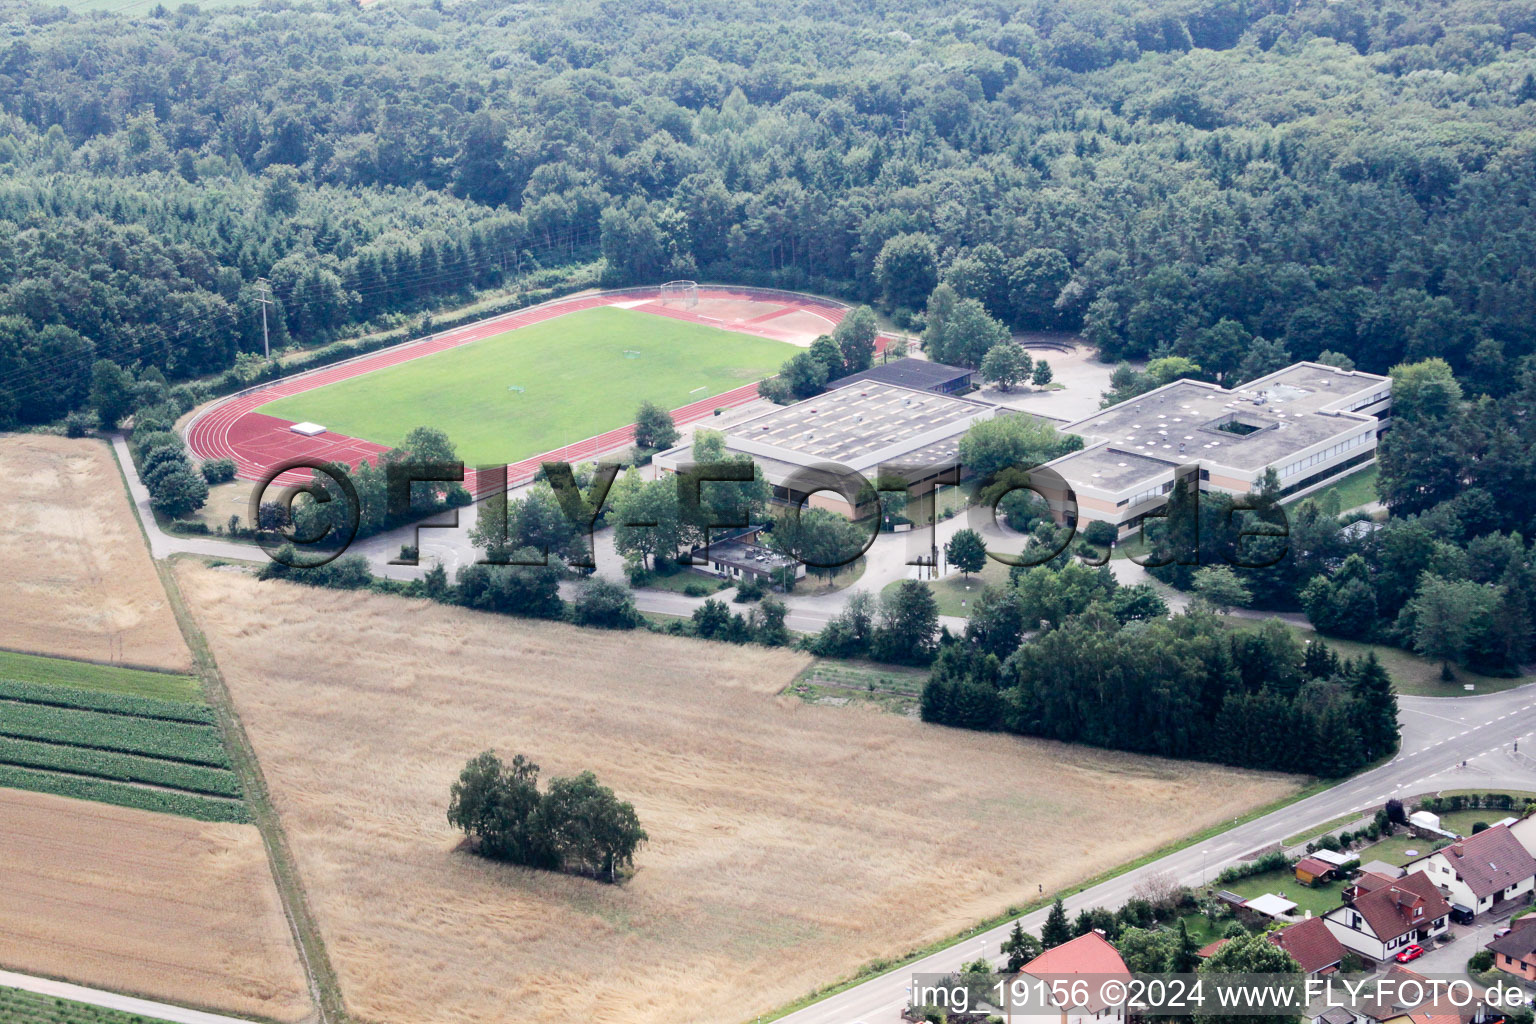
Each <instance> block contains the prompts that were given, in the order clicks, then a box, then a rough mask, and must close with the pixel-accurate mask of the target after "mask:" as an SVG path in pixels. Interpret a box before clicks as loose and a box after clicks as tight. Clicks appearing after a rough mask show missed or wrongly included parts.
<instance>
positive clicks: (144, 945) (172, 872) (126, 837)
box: [0, 789, 310, 1021]
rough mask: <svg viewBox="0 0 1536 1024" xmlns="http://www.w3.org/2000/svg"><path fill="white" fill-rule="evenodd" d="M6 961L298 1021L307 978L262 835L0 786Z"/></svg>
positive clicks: (1, 924)
mask: <svg viewBox="0 0 1536 1024" xmlns="http://www.w3.org/2000/svg"><path fill="white" fill-rule="evenodd" d="M0 864H3V865H5V868H4V870H3V871H0V965H3V966H5V967H9V968H14V969H16V970H19V971H23V972H31V973H34V974H45V975H54V976H59V977H67V978H69V979H70V980H71V981H78V982H80V983H81V984H85V985H95V986H100V987H103V988H109V989H113V990H115V991H122V992H133V993H137V994H140V995H144V996H148V997H150V998H155V999H164V1000H167V1001H170V1002H175V1003H194V1004H196V1005H199V1006H203V1007H207V1008H210V1009H215V1010H223V1011H226V1012H233V1013H240V1014H247V1015H253V1016H260V1017H269V1018H272V1019H275V1020H279V1021H298V1020H303V1019H305V1018H306V1017H308V1016H309V1014H310V1004H309V997H308V994H307V991H306V987H305V981H304V975H303V973H302V971H301V970H300V967H299V961H298V956H297V954H295V952H294V947H293V942H292V939H291V936H290V934H289V931H288V926H287V923H286V921H285V920H284V918H283V911H282V907H281V905H280V904H279V903H278V898H277V890H276V889H275V888H274V887H273V884H272V875H271V872H270V870H269V868H268V866H267V856H266V851H265V849H264V848H263V847H262V844H261V836H260V835H258V834H257V832H256V829H255V827H254V826H251V825H213V824H208V823H206V822H200V821H193V820H191V819H190V818H178V817H174V816H172V815H169V814H151V813H150V812H148V811H137V810H131V809H129V808H126V807H110V806H108V805H106V804H97V803H89V802H87V801H84V800H71V799H68V798H65V797H59V796H49V795H46V794H42V793H23V792H19V791H17V790H12V789H0Z"/></svg>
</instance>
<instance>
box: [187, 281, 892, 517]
mask: <svg viewBox="0 0 1536 1024" xmlns="http://www.w3.org/2000/svg"><path fill="white" fill-rule="evenodd" d="M658 297H659V292H658V290H657V289H655V288H634V289H625V290H622V291H615V292H604V293H601V294H596V295H584V296H577V297H573V298H569V299H557V300H555V301H553V302H548V303H545V304H543V305H540V306H533V307H530V308H528V309H522V310H517V311H516V312H512V313H506V314H503V315H501V316H497V317H493V318H491V319H489V320H481V321H479V322H478V323H473V324H468V325H466V326H464V327H458V328H455V329H453V330H451V331H445V332H443V333H442V334H436V335H433V336H431V337H429V338H423V339H421V340H419V341H413V342H407V343H405V344H403V345H397V346H395V347H393V348H388V349H384V350H382V351H379V352H374V353H370V354H368V355H364V356H359V357H357V358H354V359H351V360H348V361H346V362H342V363H338V364H336V365H334V366H328V367H323V368H321V369H319V370H313V371H310V372H308V373H303V374H299V375H296V376H293V377H285V378H283V379H282V380H279V381H275V382H273V383H272V384H268V385H265V386H263V387H259V388H256V389H254V390H252V391H247V392H242V393H240V394H237V395H233V396H231V397H230V398H227V399H225V400H224V401H222V402H218V403H215V404H214V405H211V406H209V407H208V408H207V409H205V410H204V411H203V412H201V413H199V414H198V415H197V416H196V417H195V418H194V419H193V420H192V422H191V423H189V424H187V429H186V438H187V447H188V448H190V449H191V450H192V453H193V454H194V455H195V456H197V457H198V458H199V459H217V458H229V459H233V460H234V462H235V467H236V475H238V476H239V477H240V478H241V479H244V480H260V479H262V478H264V477H266V476H267V474H268V473H270V472H271V470H272V469H273V468H274V467H276V466H278V465H280V464H282V463H284V462H289V461H292V460H294V459H306V460H315V461H320V462H343V463H346V464H347V465H348V466H351V467H353V468H354V469H355V468H356V467H357V466H358V465H359V464H360V463H361V462H362V461H363V460H365V459H367V460H370V461H376V460H377V459H378V457H379V456H380V455H382V454H383V453H384V452H386V451H388V450H389V449H388V448H387V447H386V446H384V445H380V444H375V443H373V442H372V441H365V440H362V439H360V438H355V437H348V436H347V435H345V434H338V433H335V432H334V431H326V432H325V433H324V434H321V435H319V436H318V437H305V436H303V435H302V434H295V433H294V432H293V431H292V430H290V429H289V427H291V426H292V422H291V421H289V420H284V419H279V418H277V417H275V416H268V415H266V414H264V413H259V412H256V409H257V408H258V407H260V406H262V405H265V404H266V403H268V402H271V401H275V400H276V399H278V398H285V397H287V396H289V395H297V394H302V393H303V392H305V391H312V390H314V389H315V388H319V387H324V386H325V385H327V384H333V383H335V382H336V381H341V380H347V379H349V378H352V377H359V376H361V375H363V374H365V373H372V372H373V371H374V370H379V369H383V368H384V367H386V366H395V365H397V364H399V363H403V362H406V361H407V360H410V359H416V358H419V357H421V356H424V355H429V354H431V353H433V352H440V351H442V350H444V349H449V348H456V347H458V346H459V345H467V344H469V343H470V342H475V341H480V340H481V339H483V338H489V337H492V336H494V335H497V334H504V333H506V332H507V331H514V330H517V329H518V328H520V327H527V326H528V325H529V324H536V323H540V322H542V321H545V320H551V319H553V318H555V317H557V316H564V315H565V314H567V313H574V312H576V311H577V310H581V309H590V308H592V307H594V306H609V305H617V304H620V303H622V304H625V305H631V306H634V308H639V309H643V310H644V311H645V312H647V313H654V314H657V315H660V316H669V317H674V318H676V319H679V320H689V321H692V322H694V323H700V324H705V325H708V326H711V327H721V328H724V329H726V330H734V331H740V332H742V333H746V334H755V335H758V336H759V337H765V338H773V339H775V340H779V341H785V340H793V339H794V338H796V337H800V336H801V334H803V332H801V334H795V333H794V332H788V331H783V330H778V329H775V328H774V327H773V326H772V322H773V321H774V320H776V319H778V318H779V317H781V316H785V315H788V314H789V313H793V312H798V311H802V310H803V311H807V312H813V313H815V314H816V315H818V316H820V317H821V318H823V319H825V320H827V321H828V323H829V324H833V325H835V324H836V323H837V322H838V321H839V320H841V319H842V317H843V313H844V310H845V308H846V307H844V306H841V305H839V304H838V303H835V302H832V301H830V300H826V299H818V298H815V297H813V296H809V295H797V294H794V293H790V292H777V291H770V290H766V289H756V288H733V289H716V288H707V289H701V290H700V291H699V298H700V299H727V300H731V299H734V300H746V301H757V302H774V303H777V304H779V305H780V306H782V307H784V308H783V309H782V310H780V311H778V312H775V313H773V314H770V315H767V316H757V317H753V318H751V319H748V320H745V321H732V320H721V319H718V318H715V317H710V316H706V315H701V314H698V313H694V312H692V311H690V310H684V309H675V308H672V307H667V306H662V305H660V304H659V303H657V302H655V301H653V300H655V299H656V298H658ZM648 300H649V301H648ZM884 341H885V339H884V338H882V339H880V341H879V342H877V344H878V345H879V347H881V348H883V347H884ZM756 397H757V385H756V384H748V385H746V386H744V387H739V388H736V389H734V390H732V391H727V392H725V393H724V394H720V395H715V396H713V397H710V398H705V399H701V400H699V401H697V402H693V403H690V404H689V405H685V406H683V407H681V408H679V409H674V410H673V411H672V418H673V419H674V420H675V421H676V422H677V423H678V424H680V425H681V424H685V423H692V422H694V421H695V420H700V419H703V418H704V417H706V416H710V415H712V414H713V413H714V411H715V410H716V409H721V408H734V407H735V406H738V405H743V404H745V403H747V402H750V401H752V400H753V399H755V398H756ZM634 431H635V428H634V424H629V425H628V426H624V427H619V428H617V429H615V430H610V431H608V432H606V433H603V434H598V435H596V436H594V437H588V438H585V439H583V440H580V441H576V442H573V443H572V444H568V445H566V446H565V447H563V448H557V449H555V450H553V451H548V452H544V453H542V454H539V455H535V456H533V457H532V458H528V459H524V460H523V461H522V462H518V463H516V464H514V465H511V466H508V467H507V483H508V484H519V483H523V482H525V481H527V480H529V479H531V478H532V477H533V475H534V474H535V473H536V472H538V468H539V464H540V463H543V462H551V461H553V462H582V461H585V460H587V459H592V458H595V457H597V456H598V455H601V454H603V453H605V452H610V451H613V450H614V449H617V448H622V447H624V446H626V445H628V444H630V443H632V442H633V441H634ZM465 476H466V480H465V486H466V487H467V488H468V489H469V491H470V493H471V494H474V495H475V496H476V497H479V496H480V491H481V488H482V486H484V487H489V486H490V481H489V480H488V481H486V482H485V484H484V485H482V484H481V482H480V481H479V480H478V479H476V477H477V474H476V473H475V472H474V470H466V473H465ZM282 482H284V483H296V482H298V479H297V478H289V477H287V476H286V475H285V477H284V478H282Z"/></svg>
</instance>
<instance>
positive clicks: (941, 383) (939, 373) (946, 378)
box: [827, 356, 975, 395]
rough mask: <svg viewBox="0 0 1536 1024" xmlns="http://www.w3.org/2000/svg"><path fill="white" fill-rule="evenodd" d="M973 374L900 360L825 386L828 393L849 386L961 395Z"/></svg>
mask: <svg viewBox="0 0 1536 1024" xmlns="http://www.w3.org/2000/svg"><path fill="white" fill-rule="evenodd" d="M974 375H975V371H974V370H967V369H966V368H965V367H963V366H949V365H946V364H944V363H935V362H932V361H930V360H927V359H914V358H912V357H911V356H903V357H901V358H900V359H892V360H891V361H890V362H888V363H876V364H875V365H874V366H871V367H870V368H869V369H867V370H860V371H859V372H858V373H850V374H849V375H848V376H846V377H840V378H838V379H837V380H834V381H832V382H831V383H830V384H828V385H827V389H828V390H832V389H834V388H842V387H847V386H848V385H849V384H866V383H869V384H896V385H898V386H900V387H904V388H912V389H914V390H917V391H935V392H938V393H939V394H941V395H950V394H954V393H955V392H956V391H964V390H965V389H966V388H968V387H970V386H971V378H972V377H973V376H974Z"/></svg>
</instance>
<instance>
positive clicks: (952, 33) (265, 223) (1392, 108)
mask: <svg viewBox="0 0 1536 1024" xmlns="http://www.w3.org/2000/svg"><path fill="white" fill-rule="evenodd" d="M441 6H442V5H438V7H429V6H427V5H425V4H414V5H410V6H408V8H407V9H406V13H400V14H397V13H396V12H395V11H394V10H393V9H392V10H391V11H389V12H381V11H380V10H376V9H373V8H370V7H354V6H349V5H334V4H332V5H324V6H322V7H317V6H315V5H314V4H311V3H293V2H288V0H277V2H275V3H271V4H268V5H266V6H264V7H262V8H261V9H259V10H257V9H253V8H247V7H240V6H223V7H220V8H218V9H216V10H207V11H203V10H199V9H197V8H196V6H195V5H181V6H180V7H178V8H176V10H174V11H172V10H170V9H168V8H167V7H165V6H162V5H156V6H154V7H152V8H149V9H148V10H138V11H135V12H133V13H103V12H90V13H83V12H82V13H76V12H72V11H70V10H68V9H61V8H58V7H49V6H43V5H33V4H30V3H26V2H21V0H6V3H5V11H6V15H7V17H6V22H7V25H8V26H9V28H10V32H11V34H10V36H9V37H8V39H7V42H6V44H5V48H4V49H3V50H0V77H3V79H4V81H5V83H6V88H5V89H4V90H0V167H3V168H4V172H5V175H6V181H7V186H8V187H7V189H6V191H5V194H4V195H3V196H0V225H3V227H4V230H3V231H0V238H3V239H4V243H3V244H0V277H3V279H4V280H5V282H6V285H5V287H4V289H3V290H0V380H3V381H4V382H5V383H4V385H3V392H0V426H3V425H5V424H8V423H11V422H16V421H20V422H23V423H32V422H46V421H51V420H55V419H59V418H62V417H63V416H64V415H65V414H66V413H68V412H70V411H71V410H73V409H78V408H80V407H81V406H82V405H83V404H84V402H85V393H86V391H87V390H88V388H89V378H90V373H91V366H92V363H93V362H94V360H95V359H97V358H106V359H110V360H112V361H113V362H114V363H116V364H117V365H119V366H122V367H125V368H127V369H130V370H133V371H134V372H135V373H137V372H139V370H141V369H143V368H146V367H151V366H152V367H156V368H158V369H159V370H160V371H161V372H162V373H164V374H165V376H166V377H167V378H168V379H170V380H181V379H186V378H188V377H191V376H196V375H205V374H209V373H214V372H219V371H222V370H226V369H229V368H231V367H233V366H235V365H236V363H237V361H239V360H240V359H241V358H242V357H244V358H246V359H251V358H256V359H259V358H260V356H259V353H260V352H261V351H262V345H263V340H262V327H261V322H262V317H261V313H262V311H263V308H265V310H266V312H267V321H268V330H269V334H270V336H271V342H272V344H273V345H274V346H276V347H279V348H282V347H285V346H287V345H289V344H290V343H297V344H301V345H315V344H320V343H324V342H326V341H329V340H331V339H333V338H335V337H337V336H338V335H339V334H342V333H346V332H350V331H353V330H354V329H356V328H358V327H360V326H362V325H369V326H371V327H382V328H388V327H393V326H398V325H399V324H400V323H401V322H404V321H405V320H407V319H408V318H410V317H412V316H419V314H420V312H421V311H423V310H425V309H427V308H430V307H432V306H434V305H439V304H443V303H446V302H450V301H457V300H462V299H465V298H469V297H471V296H473V295H474V294H475V293H476V292H478V291H481V290H483V289H488V288H495V287H499V286H504V285H506V284H507V283H508V282H512V281H524V280H528V279H529V278H530V272H531V274H532V275H533V277H535V278H537V276H538V275H539V274H545V273H549V272H551V271H554V272H566V271H570V270H573V269H575V267H576V266H578V265H589V264H594V263H595V264H600V267H601V269H600V271H599V272H600V274H601V275H602V280H603V281H604V282H605V283H609V284H624V283H637V282H638V283H654V282H657V281H661V280H666V279H668V278H673V277H697V278H701V279H716V280H728V281H735V282H740V283H745V284H763V285H774V286H783V287H798V288H808V289H811V290H815V291H821V292H827V293H833V294H839V295H843V296H846V297H848V298H851V299H853V300H855V301H862V302H870V303H875V304H878V305H879V306H880V307H882V308H883V309H884V310H885V311H887V312H889V313H890V314H892V315H893V316H894V317H895V318H896V319H897V320H898V322H901V323H903V324H905V325H907V326H911V327H922V328H924V329H925V330H926V328H928V327H929V326H931V325H929V324H927V323H926V322H925V321H926V318H927V306H928V303H929V299H930V296H931V295H932V294H933V293H934V290H935V288H937V287H939V286H941V285H942V286H945V287H947V288H949V289H951V290H952V291H953V293H954V295H955V296H957V297H958V299H959V300H961V301H962V303H963V301H964V300H974V301H975V302H976V303H979V304H980V305H981V306H982V307H984V309H985V311H986V313H987V315H988V316H989V317H990V318H992V320H993V321H995V322H996V323H999V324H1003V325H1006V327H1007V328H1009V329H1017V330H1038V329H1051V328H1066V329H1078V328H1081V329H1082V330H1083V331H1084V332H1085V333H1086V335H1087V337H1088V338H1089V340H1090V341H1091V342H1092V343H1093V344H1095V345H1097V346H1099V347H1100V349H1101V350H1102V351H1103V352H1104V353H1105V354H1106V355H1107V356H1109V357H1111V358H1142V357H1156V356H1165V355H1176V356H1186V357H1188V358H1190V359H1192V360H1193V361H1194V362H1195V363H1197V364H1198V365H1199V366H1200V367H1202V372H1204V373H1205V374H1207V375H1209V376H1211V377H1212V378H1213V379H1220V380H1226V379H1228V378H1229V377H1231V376H1232V375H1236V374H1240V373H1241V372H1242V364H1243V363H1244V361H1245V360H1246V359H1247V358H1248V354H1249V351H1250V350H1251V349H1257V348H1258V347H1259V345H1258V342H1257V341H1256V340H1255V339H1259V338H1262V339H1267V340H1266V341H1265V345H1269V346H1279V347H1280V349H1281V350H1283V351H1287V352H1289V353H1290V354H1291V355H1293V356H1294V357H1296V358H1312V357H1315V356H1318V355H1319V354H1321V353H1323V352H1325V351H1332V352H1336V353H1340V354H1342V355H1344V356H1346V357H1348V358H1350V359H1353V360H1354V361H1355V362H1356V363H1358V364H1359V365H1360V366H1362V367H1363V368H1366V369H1383V368H1385V367H1387V366H1390V365H1392V364H1394V363H1397V362H1400V361H1402V360H1404V359H1409V360H1418V359H1422V358H1426V357H1430V356H1441V357H1444V358H1445V359H1447V360H1448V361H1449V362H1450V364H1451V365H1452V366H1453V367H1454V368H1455V369H1456V370H1457V371H1458V372H1459V373H1462V374H1463V375H1464V376H1465V377H1466V379H1467V381H1468V382H1469V384H1470V386H1472V387H1474V388H1475V389H1476V390H1477V391H1478V392H1479V393H1486V394H1491V395H1494V396H1496V397H1497V396H1502V395H1504V394H1507V393H1508V392H1509V389H1510V386H1511V382H1512V379H1513V374H1512V373H1511V370H1512V368H1513V367H1514V366H1515V365H1516V364H1517V363H1518V361H1519V360H1521V359H1522V358H1524V357H1526V356H1527V355H1529V354H1530V352H1531V344H1532V342H1531V339H1532V338H1536V301H1532V279H1531V276H1530V273H1529V268H1528V259H1527V254H1528V253H1529V252H1530V251H1531V250H1532V249H1533V244H1532V243H1533V236H1536V216H1533V204H1532V202H1531V199H1532V194H1533V189H1536V185H1533V183H1532V181H1531V178H1530V175H1529V174H1527V173H1526V172H1525V171H1526V168H1525V165H1526V154H1525V142H1524V134H1523V133H1524V132H1525V129H1526V127H1527V121H1528V118H1529V113H1528V112H1529V110H1530V108H1529V107H1528V106H1527V104H1529V103H1531V102H1532V101H1533V99H1536V76H1533V74H1532V71H1533V69H1532V66H1531V64H1530V57H1529V55H1530V53H1531V49H1532V48H1531V45H1530V40H1531V39H1532V38H1533V35H1536V10H1533V9H1532V7H1531V5H1530V4H1529V3H1528V2H1527V0H1510V2H1506V3H1501V4H1497V5H1494V4H1489V3H1486V2H1484V0H1394V2H1393V3H1388V4H1381V3H1373V2H1370V0H1341V2H1337V3H1328V4H1294V3H1290V2H1288V0H1249V2H1247V3H1242V4H1239V3H1233V2H1230V0H1190V2H1188V3H1182V4H1179V5H1177V6H1176V7H1169V6H1168V5H1167V4H1160V3H1154V2H1151V0H1128V2H1126V3H1122V4H1118V5H1115V6H1114V7H1112V8H1106V7H1105V6H1104V5H1103V4H1101V3H1098V2H1096V0H1025V2H1022V3H1017V4H1013V5H1010V6H1007V7H998V8H987V9H977V8H974V7H970V6H966V5H964V4H959V3H957V2H954V0H943V2H939V3H935V4H929V5H925V6H924V7H923V8H922V9H921V10H913V9H911V8H910V7H902V6H900V5H876V6H874V7H865V8H861V9H859V10H848V11H840V12H838V14H837V16H836V17H829V16H828V15H827V13H826V12H825V11H823V10H821V9H818V8H811V7H808V6H806V5H804V4H778V3H774V4H770V3H766V2H764V0H747V2H745V3H743V2H740V0H732V2H731V3H725V2H723V0H706V2H702V3H698V4H693V5H690V6H689V7H688V9H687V10H684V11H673V10H668V11H665V12H663V11H659V10H654V9H652V8H649V7H646V6H645V5H639V6H629V7H621V8H614V7H612V6H611V5H609V6H600V5H598V4H596V3H595V2H592V0H581V2H576V3H570V4H562V5H558V6H555V7H550V8H545V9H540V10H538V11H532V12H521V11H520V12H517V13H516V15H515V16H514V15H513V14H510V13H508V12H507V11H505V10H504V9H502V8H497V7H495V6H494V5H487V4H483V3H468V4H461V5H455V6H451V7H442V9H438V8H439V7H441ZM443 53H453V54H454V55H455V59H454V60H453V61H452V62H444V61H443V60H442V59H441V56H442V54H443ZM1404 110H1412V111H1414V116H1413V117H1404V116H1402V111H1404ZM1345 119H1347V121H1348V123H1349V125H1350V130H1349V131H1347V132H1345V131H1340V130H1335V128H1333V127H1331V126H1335V125H1337V124H1339V123H1342V122H1343V121H1344V120H1345ZM262 278H265V279H266V280H267V281H268V282H270V290H266V289H263V288H262V287H261V285H260V284H259V281H260V279H262ZM546 283H548V282H547V281H546ZM264 298H265V299H267V300H268V301H269V303H270V304H269V305H266V306H265V307H264V306H263V299H264ZM978 326H979V333H975V334H971V333H967V332H948V331H945V332H944V333H945V334H946V337H945V338H944V339H943V340H940V341H939V345H940V347H941V348H942V349H946V351H952V352H958V353H960V355H959V358H961V359H962V361H965V362H967V363H968V364H969V365H976V364H977V363H978V362H979V361H981V360H982V359H984V357H985V355H986V352H987V350H988V349H989V348H991V347H992V346H990V345H989V346H986V347H981V346H980V340H981V339H984V338H987V337H993V338H995V331H994V330H993V329H992V328H991V327H988V326H986V325H982V324H980V323H979V321H978ZM950 333H954V334H955V337H954V338H953V339H951V338H949V337H947V335H948V334H950ZM930 343H932V339H931V340H930ZM951 346H952V347H951ZM947 347H948V348H947Z"/></svg>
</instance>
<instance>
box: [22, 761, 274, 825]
mask: <svg viewBox="0 0 1536 1024" xmlns="http://www.w3.org/2000/svg"><path fill="white" fill-rule="evenodd" d="M0 788H6V789H29V790H31V791H33V792H34V793H52V794H54V795H56V796H68V797H74V798H75V799H77V800H94V801H95V802H96V803H100V804H115V805H117V806H118V807H133V808H137V809H138V810H141V811H158V812H159V813H161V814H179V815H181V816H182V817H184V818H196V819H197V820H198V821H231V822H235V823H237V824H242V825H243V824H246V823H248V822H249V821H250V820H251V816H250V812H249V811H247V810H246V809H245V805H244V804H242V803H239V802H237V801H234V800H220V799H218V798H216V797H211V796H194V795H193V794H191V793H169V792H166V791H165V790H160V789H145V788H143V787H141V786H131V785H129V784H128V783H126V782H106V781H103V780H101V779H83V778H80V777H79V776H75V775H56V774H54V773H53V772H39V771H33V770H32V769H30V768H16V767H13V766H11V765H5V764H0Z"/></svg>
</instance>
